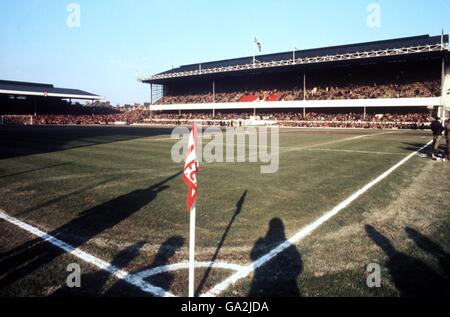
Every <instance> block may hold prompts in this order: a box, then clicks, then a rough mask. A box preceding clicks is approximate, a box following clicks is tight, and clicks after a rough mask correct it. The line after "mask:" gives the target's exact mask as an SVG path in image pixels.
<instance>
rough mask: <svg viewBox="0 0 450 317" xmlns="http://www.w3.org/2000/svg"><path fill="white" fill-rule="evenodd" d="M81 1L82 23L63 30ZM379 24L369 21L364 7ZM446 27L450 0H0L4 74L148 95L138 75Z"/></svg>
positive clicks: (116, 94)
mask: <svg viewBox="0 0 450 317" xmlns="http://www.w3.org/2000/svg"><path fill="white" fill-rule="evenodd" d="M73 2H75V3H78V4H79V5H80V9H81V19H80V22H81V25H80V27H79V28H69V27H68V26H67V22H66V21H67V18H68V15H69V14H70V13H69V12H67V6H68V5H69V4H70V3H73ZM370 3H377V4H379V7H380V9H381V15H380V18H381V27H380V28H370V27H368V25H367V22H366V21H367V17H368V15H369V12H367V6H368V5H369V4H370ZM443 27H444V29H445V30H446V33H448V31H449V30H450V1H448V0H409V1H399V0H381V1H375V0H372V1H371V0H368V1H366V0H319V1H318V0H315V1H313V0H308V1H305V0H127V1H125V0H73V1H65V0H58V1H55V0H17V1H14V0H0V78H1V79H10V80H19V81H36V82H46V83H52V84H55V85H56V86H59V87H68V88H80V89H84V90H87V91H90V92H93V93H97V94H100V95H102V96H104V97H105V98H106V99H108V100H111V101H112V102H113V104H117V103H134V102H144V101H149V99H150V97H149V88H148V86H147V85H143V84H140V83H138V82H137V81H136V77H137V76H143V75H152V74H155V73H158V72H161V71H164V70H167V69H169V68H171V67H172V65H173V66H179V65H183V64H190V63H196V62H201V61H202V62H204V61H210V60H216V59H225V58H233V57H241V56H244V55H248V56H249V55H251V54H252V40H253V37H254V36H257V38H258V39H259V40H260V42H261V43H262V45H263V53H273V52H279V51H287V50H292V48H293V47H295V46H296V47H298V48H313V47H322V46H329V45H338V44H350V43H357V42H364V41H372V40H381V39H388V38H395V37H404V36H413V35H420V34H431V35H438V34H440V32H441V29H442V28H443Z"/></svg>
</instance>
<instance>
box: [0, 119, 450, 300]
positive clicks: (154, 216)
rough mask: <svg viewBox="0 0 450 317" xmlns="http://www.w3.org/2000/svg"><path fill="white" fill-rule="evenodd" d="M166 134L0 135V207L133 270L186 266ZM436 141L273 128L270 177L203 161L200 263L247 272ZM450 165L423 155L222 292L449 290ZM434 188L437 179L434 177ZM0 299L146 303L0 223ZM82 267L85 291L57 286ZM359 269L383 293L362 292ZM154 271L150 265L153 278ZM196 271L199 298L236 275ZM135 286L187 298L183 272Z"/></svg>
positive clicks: (55, 131)
mask: <svg viewBox="0 0 450 317" xmlns="http://www.w3.org/2000/svg"><path fill="white" fill-rule="evenodd" d="M170 133H171V130H170V129H164V128H131V127H1V128H0V197H1V202H0V208H1V209H3V210H4V211H5V212H6V213H7V214H8V215H10V216H13V217H15V218H17V219H20V220H21V221H23V222H25V223H27V224H30V225H33V226H35V227H37V228H39V229H41V230H42V231H45V232H47V233H50V234H51V235H53V236H56V237H57V238H58V239H60V240H62V241H64V242H67V243H69V244H70V245H72V246H74V247H75V248H80V249H81V250H83V251H85V252H88V253H90V254H92V255H94V256H96V257H98V258H99V259H102V260H104V261H107V262H109V263H111V264H113V265H115V266H117V267H119V268H122V269H124V270H126V271H127V272H131V273H133V274H141V273H142V272H146V273H148V272H149V270H152V269H155V268H158V267H161V266H166V265H171V264H177V263H180V262H183V261H186V260H187V259H188V237H189V234H188V233H189V215H188V213H187V212H186V210H185V209H186V186H185V184H184V182H183V180H182V177H181V171H182V168H183V166H182V164H176V163H173V162H172V160H171V157H170V150H171V148H172V146H173V144H174V143H175V142H176V141H174V140H171V139H170ZM430 139H431V137H430V135H429V132H421V131H372V130H320V129H306V130H302V129H282V130H281V135H280V168H279V171H278V173H275V174H261V173H260V164H258V163H234V164H226V163H210V164H207V163H205V164H202V166H201V171H200V174H199V175H198V179H199V183H200V192H199V198H198V204H197V208H198V212H197V241H196V242H197V253H196V260H197V261H199V262H201V261H204V262H209V261H216V262H220V263H227V264H233V265H241V266H242V265H247V264H249V263H251V262H252V261H255V260H256V259H258V258H259V257H261V256H263V255H265V254H267V252H269V251H270V250H272V249H273V248H275V247H276V246H278V245H279V244H280V243H282V242H284V241H286V239H288V238H290V237H291V236H292V235H294V234H295V233H296V232H298V231H299V230H300V229H302V228H304V227H305V226H307V225H308V224H310V223H312V222H313V221H315V220H316V219H317V218H318V217H320V216H321V215H323V214H324V213H325V212H327V211H328V210H330V209H332V208H333V207H334V206H336V205H337V204H339V203H340V202H341V201H343V200H344V199H346V198H347V197H348V196H350V195H351V194H352V193H354V192H355V191H357V190H359V189H360V188H361V187H363V186H364V185H366V184H367V183H369V182H370V181H371V180H373V179H374V178H376V177H378V176H379V175H380V174H382V173H383V172H385V171H386V170H388V169H389V168H390V167H392V166H393V165H395V164H396V163H398V162H399V161H400V160H402V159H403V158H404V157H406V156H407V155H409V154H411V153H412V152H415V151H417V150H418V149H419V148H420V147H422V146H423V145H425V144H427V143H428V141H429V140H430ZM449 172H450V164H448V163H440V162H433V161H431V160H429V158H428V157H424V156H423V155H422V156H420V155H417V156H414V157H413V158H412V159H411V160H409V161H408V162H407V163H406V164H404V165H403V166H401V167H400V168H399V169H398V170H396V171H395V172H393V173H392V174H391V175H389V176H388V177H387V178H386V179H384V180H383V181H382V182H381V183H379V184H377V185H376V186H375V187H374V188H372V189H371V190H370V191H369V192H367V193H366V194H364V195H362V196H361V197H359V199H358V200H356V201H355V202H354V203H352V204H351V205H350V206H349V207H348V208H346V209H344V210H343V211H342V212H340V213H339V214H338V215H337V216H336V217H334V218H332V219H331V220H330V221H329V222H327V223H325V224H324V225H322V226H321V227H319V228H318V230H316V231H315V232H313V233H312V235H310V236H308V237H307V238H306V239H304V240H302V241H300V242H299V243H298V244H297V245H295V246H294V245H293V246H291V247H290V248H288V249H287V250H286V251H285V252H283V253H282V254H280V255H279V256H277V257H276V258H274V259H272V260H271V261H269V262H268V263H267V264H266V265H264V266H263V267H261V268H259V269H257V270H256V271H255V272H254V274H251V275H249V276H248V277H246V278H244V279H242V280H240V281H238V282H237V283H236V284H233V285H231V286H230V287H229V288H227V289H226V290H225V291H224V292H223V293H222V294H221V295H223V296H299V295H302V296H399V295H400V296H409V295H433V294H438V295H439V294H440V295H442V294H445V293H446V292H447V294H449V293H448V292H449V289H450V287H449V275H450V273H449V271H448V268H449V267H450V265H449V263H450V256H449V251H450V237H449V236H448V232H449V229H450V225H449V214H450V207H449V206H448V197H450V186H449V185H450V183H449V180H448V175H449ZM437 179H438V180H439V181H438V182H436V180H437ZM0 237H1V244H0V252H1V253H0V295H1V296H80V295H81V296H149V295H150V294H148V293H145V292H143V291H142V290H140V289H138V288H136V287H135V286H132V285H129V284H128V283H126V282H124V281H122V280H118V279H116V278H114V277H112V276H110V274H109V273H107V272H104V271H102V270H99V269H98V268H96V267H93V266H91V265H89V264H86V263H84V262H83V261H82V260H80V259H79V258H75V257H74V256H72V255H70V254H66V253H64V252H62V251H61V250H59V249H57V248H55V247H54V246H52V245H50V244H49V243H47V242H43V241H42V240H40V239H37V238H36V237H34V236H32V235H31V234H29V233H28V232H26V231H24V230H22V229H20V228H18V227H16V226H14V225H12V224H10V223H8V222H6V221H1V220H0ZM73 262H75V263H79V264H80V266H81V269H82V287H81V288H79V289H71V288H68V287H67V286H65V285H66V278H67V275H68V272H67V271H66V267H67V265H68V264H69V263H73ZM369 263H379V264H380V265H381V267H382V286H381V288H369V287H367V285H366V278H367V276H368V273H367V272H366V267H367V265H368V264H369ZM153 273H155V272H154V270H153ZM233 273H234V271H233V269H231V270H230V268H213V269H208V267H207V266H206V267H203V268H198V269H197V270H196V279H197V286H198V291H199V294H203V293H205V292H207V291H208V290H209V289H211V288H212V287H214V286H215V285H216V284H218V283H220V282H221V281H223V280H224V279H226V278H227V277H229V276H230V275H231V274H233ZM149 274H150V275H149V276H147V277H145V281H146V282H148V283H151V284H152V285H155V286H158V287H161V288H163V289H166V290H168V291H170V292H172V293H173V294H175V295H177V296H186V295H187V270H186V269H184V268H183V267H182V268H181V269H179V270H171V271H164V270H163V272H160V273H159V274H153V275H151V274H152V273H151V271H150V273H149Z"/></svg>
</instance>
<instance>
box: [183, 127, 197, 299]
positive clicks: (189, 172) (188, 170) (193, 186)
mask: <svg viewBox="0 0 450 317" xmlns="http://www.w3.org/2000/svg"><path fill="white" fill-rule="evenodd" d="M187 153H188V154H187V157H186V163H185V165H184V171H183V178H184V181H185V183H186V185H187V186H188V195H187V196H188V197H187V204H188V209H189V210H190V228H189V297H194V295H195V293H194V292H195V290H194V281H195V274H194V267H195V212H196V208H195V202H196V200H197V185H198V184H197V172H198V159H197V124H196V123H194V125H193V127H192V131H191V134H190V135H189V141H188V148H187Z"/></svg>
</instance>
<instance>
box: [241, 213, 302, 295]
mask: <svg viewBox="0 0 450 317" xmlns="http://www.w3.org/2000/svg"><path fill="white" fill-rule="evenodd" d="M283 243H289V242H287V238H286V233H285V228H284V224H283V221H282V220H281V219H279V218H274V219H272V220H271V221H270V224H269V230H268V231H267V233H266V236H265V237H263V238H260V239H259V240H258V241H256V243H255V245H254V247H253V249H252V251H251V253H250V256H251V259H252V261H256V260H258V259H260V258H261V257H262V256H264V255H266V254H267V253H268V252H270V251H271V250H273V249H274V248H276V247H277V246H279V245H280V244H283ZM302 272H303V261H302V257H301V255H300V253H299V252H298V250H297V248H296V247H295V245H293V244H289V245H288V247H287V248H286V249H285V250H284V251H282V252H281V253H280V254H278V255H277V256H275V257H273V258H272V259H270V260H269V261H268V262H267V263H265V264H264V265H262V266H261V267H259V268H256V270H255V272H254V276H253V280H252V284H251V288H250V292H249V294H248V296H249V297H299V296H301V293H300V289H299V287H298V281H297V279H298V276H299V275H300V274H301V273H302Z"/></svg>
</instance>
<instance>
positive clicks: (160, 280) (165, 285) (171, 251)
mask: <svg viewBox="0 0 450 317" xmlns="http://www.w3.org/2000/svg"><path fill="white" fill-rule="evenodd" d="M183 245H184V238H183V237H180V236H173V237H170V238H169V239H167V240H166V241H165V242H164V243H163V244H162V245H161V246H160V248H159V250H158V253H157V254H156V256H155V258H154V260H153V262H152V264H150V265H149V266H148V267H145V268H143V269H139V270H138V271H137V272H133V273H132V274H138V273H139V272H144V271H146V270H150V269H154V268H157V267H161V266H165V265H168V264H169V260H170V259H171V258H172V257H173V256H174V255H175V253H176V252H177V250H179V249H180V248H181V247H182V246H183ZM174 278H175V277H174V275H173V274H172V273H170V272H162V273H160V274H156V275H153V276H150V277H147V278H144V280H145V281H146V282H148V283H150V284H152V285H154V286H158V287H160V288H162V289H164V290H170V287H171V286H172V283H173V281H174ZM132 287H133V286H130V285H129V284H128V283H126V282H124V281H120V280H119V281H117V282H116V283H115V284H114V285H113V286H112V287H111V288H110V289H109V290H108V291H106V292H105V293H104V295H105V296H108V297H116V296H150V294H148V293H144V292H142V291H140V290H138V289H137V288H136V290H135V291H134V292H130V288H132ZM136 292H137V293H136Z"/></svg>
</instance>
